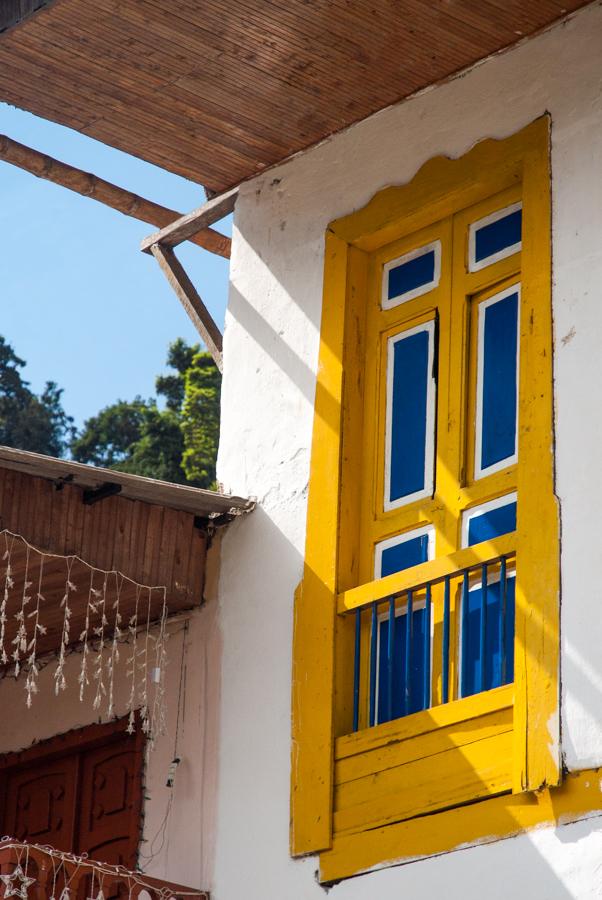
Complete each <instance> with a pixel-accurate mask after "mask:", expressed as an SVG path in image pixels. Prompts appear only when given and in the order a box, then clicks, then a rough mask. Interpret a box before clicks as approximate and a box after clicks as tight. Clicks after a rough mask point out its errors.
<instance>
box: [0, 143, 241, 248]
mask: <svg viewBox="0 0 602 900" xmlns="http://www.w3.org/2000/svg"><path fill="white" fill-rule="evenodd" d="M0 160H3V161H4V162H8V163H11V165H13V166H18V167H19V168H20V169H24V170H25V171H26V172H30V173H31V174H32V175H36V176H37V177H38V178H45V179H46V180H47V181H52V182H53V183H54V184H59V185H61V187H65V188H68V189H69V190H70V191H74V192H75V193H77V194H82V195H83V196H84V197H91V198H92V199H93V200H97V201H98V202H99V203H104V205H105V206H110V207H111V208H112V209H116V210H117V211H118V212H120V213H123V214H124V215H126V216H131V217H132V218H134V219H140V220H142V221H143V222H148V223H149V224H150V225H156V226H158V227H159V228H162V229H165V227H166V226H169V225H170V224H171V223H175V224H176V225H177V224H178V223H180V222H182V220H183V219H186V218H187V216H182V215H181V214H180V213H178V212H176V211H175V210H173V209H168V208H167V207H165V206H160V205H159V204H158V203H153V201H152V200H146V199H145V198H144V197H140V196H138V194H134V193H132V192H131V191H126V190H124V188H121V187H118V186H117V185H115V184H111V183H110V182H109V181H104V180H103V179H102V178H98V177H97V176H96V175H92V174H90V173H89V172H84V171H82V170H81V169H78V168H76V167H75V166H70V165H68V164H67V163H64V162H61V161H60V160H58V159H54V158H53V157H52V156H48V155H47V154H45V153H41V152H40V151H39V150H34V149H32V148H31V147H26V146H25V145H24V144H20V143H18V142H17V141H13V140H12V138H9V137H7V136H6V135H0ZM213 221H216V220H215V219H214V220H213ZM189 240H191V241H192V242H193V243H194V244H197V245H198V246H199V247H203V248H204V249H205V250H209V251H211V253H216V254H217V255H218V256H223V257H224V258H225V259H229V257H230V244H231V241H230V238H229V237H227V236H226V235H225V234H220V232H219V231H214V230H213V229H212V228H208V227H203V226H201V227H200V228H199V229H197V230H196V231H195V232H194V234H191V235H190V236H189Z"/></svg>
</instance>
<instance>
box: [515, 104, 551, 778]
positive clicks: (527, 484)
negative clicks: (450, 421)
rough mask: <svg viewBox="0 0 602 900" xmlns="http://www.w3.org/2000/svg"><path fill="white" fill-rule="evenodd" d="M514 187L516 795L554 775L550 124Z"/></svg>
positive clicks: (542, 128)
mask: <svg viewBox="0 0 602 900" xmlns="http://www.w3.org/2000/svg"><path fill="white" fill-rule="evenodd" d="M531 127H532V129H533V139H532V140H531V141H530V142H529V145H528V147H527V148H526V153H525V161H524V191H523V233H524V234H525V235H526V236H527V238H528V239H527V240H523V251H522V256H523V276H522V285H523V289H522V298H521V311H520V320H521V325H520V330H521V355H520V400H519V432H518V453H519V466H518V494H519V508H518V521H517V530H518V543H517V573H518V574H517V584H516V640H515V658H516V660H517V663H515V670H516V676H515V681H516V717H517V718H516V721H517V727H516V748H515V760H516V765H517V769H516V772H515V783H514V787H515V790H516V791H520V790H525V789H528V790H534V789H538V788H540V787H541V786H550V785H556V784H558V782H559V781H560V778H561V768H560V723H559V712H558V709H559V698H558V693H559V683H558V660H559V630H558V619H559V593H560V560H559V522H558V503H557V501H556V497H555V494H554V429H553V390H552V385H553V378H552V300H551V271H552V268H551V267H552V261H551V249H550V246H551V208H550V207H551V198H550V171H549V119H548V118H547V117H545V118H543V119H540V120H538V121H537V122H535V123H534V125H533V126H531Z"/></svg>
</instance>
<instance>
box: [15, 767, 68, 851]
mask: <svg viewBox="0 0 602 900" xmlns="http://www.w3.org/2000/svg"><path fill="white" fill-rule="evenodd" d="M77 767H78V758H77V755H76V754H70V755H68V756H63V757H58V758H57V759H54V760H52V761H51V762H40V763H38V764H37V765H35V764H34V765H30V766H25V767H19V768H16V769H14V770H12V771H9V772H8V777H7V783H6V795H5V796H6V800H5V810H4V820H3V826H2V833H3V834H9V835H11V836H13V837H15V838H17V840H19V841H29V842H30V843H33V844H50V845H51V846H53V847H56V848H57V849H58V850H71V849H72V847H73V841H74V835H75V821H74V820H75V809H76V794H77Z"/></svg>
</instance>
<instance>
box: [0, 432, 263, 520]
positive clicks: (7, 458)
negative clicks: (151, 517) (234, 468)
mask: <svg viewBox="0 0 602 900" xmlns="http://www.w3.org/2000/svg"><path fill="white" fill-rule="evenodd" d="M0 468H5V469H12V470H13V471H16V472H23V473H25V474H27V475H34V476H38V477H41V478H46V479H49V480H51V481H55V482H56V483H57V485H60V484H61V483H69V484H75V485H78V486H80V487H82V488H84V490H87V491H99V490H102V489H103V488H105V489H106V486H107V485H114V486H115V487H114V488H113V489H112V490H108V491H107V493H106V496H109V495H110V494H111V493H119V496H120V497H125V498H126V499H130V500H140V501H142V502H144V503H152V504H155V505H158V506H165V507H169V508H171V509H176V510H181V511H182V512H188V513H191V514H192V515H194V516H198V517H199V518H205V519H208V520H209V521H211V520H214V521H216V524H218V523H219V524H223V523H224V522H226V521H227V520H229V519H231V518H234V517H236V516H240V515H244V514H245V513H248V512H250V511H251V510H252V509H254V507H255V503H254V502H253V501H252V500H246V499H245V498H243V497H237V496H231V495H228V494H222V493H218V492H216V491H207V490H204V489H203V488H196V487H190V486H188V485H182V484H172V483H170V482H166V481H158V480H155V479H153V478H146V477H144V476H142V475H132V474H130V473H126V472H118V471H116V470H115V469H104V468H100V467H95V466H87V465H84V464H83V463H78V462H73V461H71V460H66V459H56V458H55V457H52V456H44V455H43V454H41V453H32V452H31V451H28V450H16V449H14V448H12V447H0Z"/></svg>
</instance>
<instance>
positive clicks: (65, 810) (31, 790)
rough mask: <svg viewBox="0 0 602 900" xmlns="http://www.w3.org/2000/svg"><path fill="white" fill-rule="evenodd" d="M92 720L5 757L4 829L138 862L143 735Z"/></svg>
mask: <svg viewBox="0 0 602 900" xmlns="http://www.w3.org/2000/svg"><path fill="white" fill-rule="evenodd" d="M126 724H127V723H125V722H123V721H121V722H114V723H111V724H110V725H107V726H98V725H92V726H89V727H88V728H83V729H81V730H79V731H77V732H69V733H68V734H66V735H60V736H57V737H55V738H52V739H51V740H49V741H45V742H41V743H40V744H37V745H36V746H34V747H32V748H30V750H25V751H23V752H22V753H19V754H10V755H8V756H6V757H4V758H1V757H0V800H1V799H2V798H3V802H2V808H0V833H1V834H9V835H11V836H14V837H15V838H16V839H17V840H19V841H22V840H27V841H30V842H31V843H37V844H48V845H50V846H53V847H56V848H57V849H58V850H67V851H71V852H74V853H84V852H85V853H87V854H88V855H89V856H90V857H92V858H93V859H98V860H100V861H103V862H107V863H112V864H119V865H123V866H126V867H127V868H130V869H131V868H134V867H135V865H136V861H137V853H138V843H139V837H140V822H141V812H142V765H143V752H142V751H143V736H142V735H141V734H135V735H129V734H127V733H126V731H125V725H126Z"/></svg>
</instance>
